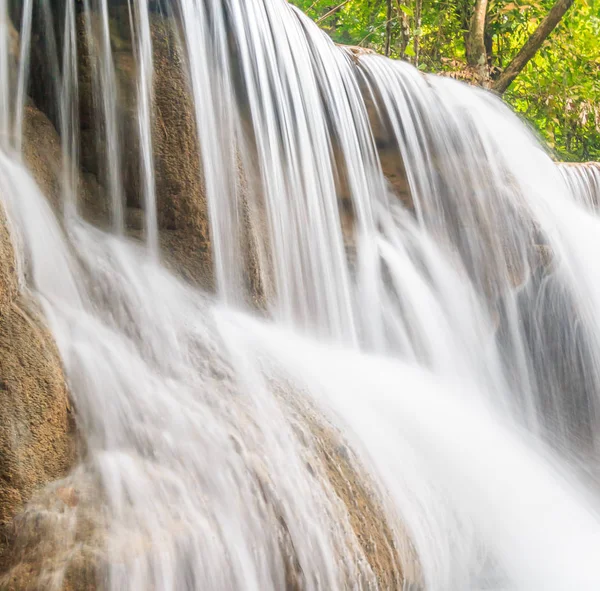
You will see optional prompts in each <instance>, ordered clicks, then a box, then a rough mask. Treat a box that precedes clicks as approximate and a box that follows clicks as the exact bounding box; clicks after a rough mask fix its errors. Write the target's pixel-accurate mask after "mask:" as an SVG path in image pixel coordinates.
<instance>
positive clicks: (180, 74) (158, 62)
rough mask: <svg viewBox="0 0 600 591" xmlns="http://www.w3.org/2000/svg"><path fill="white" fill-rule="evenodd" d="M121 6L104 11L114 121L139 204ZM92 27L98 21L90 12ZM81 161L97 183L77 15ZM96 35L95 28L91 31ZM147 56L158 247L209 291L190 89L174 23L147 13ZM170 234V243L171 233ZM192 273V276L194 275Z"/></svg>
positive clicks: (101, 152)
mask: <svg viewBox="0 0 600 591" xmlns="http://www.w3.org/2000/svg"><path fill="white" fill-rule="evenodd" d="M128 18H129V17H128V9H127V7H126V6H125V7H120V8H119V7H117V8H114V10H113V12H112V13H111V46H112V49H113V52H114V53H113V57H114V62H115V72H116V79H117V86H118V93H117V118H118V122H119V129H120V130H121V132H122V133H121V138H120V149H121V158H122V166H121V171H120V174H121V177H122V182H123V189H124V193H125V198H126V201H127V205H128V207H129V208H130V210H131V209H135V208H138V209H139V208H141V207H142V206H143V202H144V196H143V189H142V186H143V184H142V180H141V164H140V143H139V133H138V119H137V117H138V112H137V89H136V85H137V68H136V63H135V59H134V55H133V49H132V46H131V39H130V36H129V35H130V30H129V26H128V25H127V26H125V27H124V26H123V23H128ZM91 22H92V31H97V30H98V28H99V26H100V24H99V19H98V15H97V14H95V13H92V15H91ZM78 28H79V45H80V47H81V48H82V50H81V52H80V57H79V71H80V80H79V84H80V113H81V162H82V166H83V168H84V169H85V170H86V171H87V172H90V173H92V174H94V175H96V177H97V179H98V181H99V182H100V184H101V185H103V186H104V187H105V188H106V187H107V186H108V178H107V174H106V165H105V161H106V146H105V141H104V138H103V133H101V129H100V128H101V127H102V126H101V125H100V124H99V123H100V121H101V120H102V115H101V114H100V113H97V111H96V110H95V101H94V98H95V97H94V90H93V84H92V71H91V66H90V58H89V55H88V50H87V47H88V46H89V43H88V42H87V39H86V27H85V21H84V17H83V15H80V17H79V24H78ZM95 34H96V35H98V33H97V32H96V33H95ZM151 36H152V44H153V61H154V100H153V107H154V117H153V122H152V142H153V156H154V164H155V185H156V200H157V217H158V224H159V228H160V230H161V232H162V234H163V236H162V237H161V242H162V244H163V246H166V247H168V248H169V249H172V250H173V251H172V252H170V251H167V252H166V257H167V259H168V260H170V261H171V263H172V264H173V265H174V266H175V267H178V270H179V271H181V270H184V274H185V275H186V276H189V275H190V274H192V275H194V276H195V277H194V279H195V281H194V282H196V283H198V282H201V283H202V285H203V286H204V287H208V288H210V287H211V286H212V284H213V280H212V272H211V269H212V262H211V254H210V236H209V221H208V212H207V205H206V197H205V191H204V183H203V174H202V169H201V164H200V150H199V145H198V136H197V129H196V118H195V111H194V104H193V101H192V93H191V89H190V86H189V81H188V76H187V72H186V66H185V58H184V53H183V50H182V48H181V46H180V44H179V40H178V36H177V32H176V27H175V21H174V20H173V19H172V18H167V17H163V16H161V15H158V14H152V15H151ZM140 215H141V214H131V213H128V215H127V220H130V221H131V222H132V225H130V226H129V229H130V230H131V232H132V235H134V236H136V237H139V238H142V237H143V232H141V231H140V230H141V229H140V224H139V221H140ZM174 235H176V236H177V239H176V240H174V239H173V236H174ZM197 273H198V274H197Z"/></svg>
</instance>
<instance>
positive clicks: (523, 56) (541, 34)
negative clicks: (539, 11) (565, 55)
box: [492, 0, 573, 94]
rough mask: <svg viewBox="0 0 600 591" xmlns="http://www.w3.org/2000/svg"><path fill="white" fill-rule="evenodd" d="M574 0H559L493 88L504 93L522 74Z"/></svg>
mask: <svg viewBox="0 0 600 591" xmlns="http://www.w3.org/2000/svg"><path fill="white" fill-rule="evenodd" d="M572 4H573V0H558V2H556V4H555V5H554V6H553V7H552V9H551V10H550V12H549V13H548V14H547V16H546V18H545V19H544V20H543V21H542V22H541V23H540V25H539V26H538V28H537V29H536V30H535V31H534V32H533V33H532V34H531V36H530V37H529V39H527V41H526V42H525V45H523V47H522V48H521V50H520V51H519V53H517V55H516V56H515V57H514V59H513V60H512V62H510V64H508V66H507V67H506V68H505V69H504V72H502V74H500V76H499V77H498V79H497V80H496V81H495V82H494V83H493V84H492V90H495V91H496V92H498V93H499V94H502V93H503V92H504V91H505V90H506V89H507V88H508V87H509V86H510V84H511V82H512V81H513V80H514V79H515V78H516V77H517V76H518V75H519V74H520V72H521V70H522V69H523V68H524V67H525V66H526V65H527V63H528V62H529V60H530V59H531V58H532V57H533V56H534V55H535V54H536V53H537V51H538V50H539V48H540V47H541V46H542V44H543V43H544V41H545V40H546V39H547V38H548V36H549V35H550V33H552V31H553V30H554V29H555V28H556V26H557V25H558V23H559V22H560V21H561V19H562V17H563V16H564V15H565V13H566V12H567V10H569V8H571V5H572Z"/></svg>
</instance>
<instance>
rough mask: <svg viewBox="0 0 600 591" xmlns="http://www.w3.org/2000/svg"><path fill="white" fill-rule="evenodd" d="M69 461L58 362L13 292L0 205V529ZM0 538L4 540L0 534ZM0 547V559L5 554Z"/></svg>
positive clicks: (70, 429) (70, 434)
mask: <svg viewBox="0 0 600 591" xmlns="http://www.w3.org/2000/svg"><path fill="white" fill-rule="evenodd" d="M74 456H75V445H74V425H73V418H72V412H71V407H70V404H69V397H68V391H67V386H66V381H65V377H64V374H63V370H62V365H61V361H60V358H59V355H58V351H57V349H56V347H55V344H54V341H53V339H52V337H51V335H50V334H49V332H48V330H47V329H46V327H45V326H44V323H43V321H42V319H41V316H40V315H39V313H38V312H37V310H36V309H35V307H34V305H33V303H32V302H30V301H29V300H28V299H27V298H26V297H25V296H24V295H19V290H18V282H17V273H16V265H15V259H14V252H13V247H12V244H11V239H10V235H9V231H8V227H7V223H6V218H5V216H4V212H3V210H1V208H0V531H1V532H2V533H3V534H6V532H7V530H8V529H9V528H10V523H11V520H12V518H13V517H14V516H15V515H16V514H17V513H18V512H19V511H20V510H21V509H22V507H23V506H24V504H25V503H26V502H27V501H28V500H29V498H30V497H31V496H32V494H33V493H34V492H35V491H36V490H37V489H39V488H41V487H43V486H45V485H46V484H47V483H48V482H50V481H52V480H55V479H56V478H60V477H62V476H64V474H65V473H66V471H67V470H68V469H69V468H70V466H71V465H72V462H73V460H74ZM1 539H2V540H3V541H4V540H5V539H6V535H3V536H1ZM4 550H5V547H4V544H3V542H0V557H1V556H2V553H3V552H4Z"/></svg>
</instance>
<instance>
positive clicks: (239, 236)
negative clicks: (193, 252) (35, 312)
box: [0, 0, 600, 591]
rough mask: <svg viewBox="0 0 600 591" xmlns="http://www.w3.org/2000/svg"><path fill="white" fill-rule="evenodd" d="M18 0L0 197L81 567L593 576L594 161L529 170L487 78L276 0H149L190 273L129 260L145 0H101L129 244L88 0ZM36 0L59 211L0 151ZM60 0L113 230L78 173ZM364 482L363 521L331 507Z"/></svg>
mask: <svg viewBox="0 0 600 591" xmlns="http://www.w3.org/2000/svg"><path fill="white" fill-rule="evenodd" d="M38 4H39V6H38V7H37V8H36V6H35V3H32V2H24V3H23V6H22V9H21V12H20V20H19V22H18V26H19V29H20V45H19V51H18V52H17V53H16V56H15V58H14V60H15V64H11V61H10V60H11V59H12V58H11V56H13V55H15V53H14V52H12V53H11V47H10V45H11V43H12V41H11V35H10V27H9V20H8V14H9V10H8V8H9V7H8V5H7V3H6V0H0V82H1V84H0V125H1V126H2V129H1V130H0V134H1V138H2V141H1V143H0V194H1V196H2V200H3V204H4V206H5V207H6V209H7V213H8V215H9V218H10V221H11V230H12V233H13V239H14V242H15V244H17V245H18V246H19V247H20V248H19V250H20V252H19V269H20V272H21V273H22V281H23V283H26V284H27V286H29V288H30V289H31V290H32V291H33V293H34V294H35V296H36V297H37V298H38V300H39V302H40V303H41V304H42V306H43V309H44V312H45V315H46V318H47V322H48V324H49V326H50V328H51V330H52V333H53V335H54V337H55V339H56V342H57V344H58V347H59V350H60V352H61V356H62V359H63V363H64V367H65V371H66V374H67V376H68V381H69V385H70V390H71V395H72V398H73V400H74V402H75V404H76V408H77V418H78V427H79V431H80V433H81V436H82V438H83V439H84V442H85V449H86V453H85V456H84V458H83V460H82V465H81V466H80V467H79V468H78V469H77V470H76V471H75V473H74V475H73V478H81V477H82V474H83V475H84V477H85V479H87V481H89V482H92V483H94V484H93V487H94V495H93V500H94V502H93V503H92V510H94V511H97V512H98V513H99V514H100V515H101V516H102V520H101V521H102V525H101V526H98V527H99V528H101V529H102V540H103V541H102V545H103V546H104V551H105V561H104V566H103V575H102V576H103V578H102V585H103V586H105V587H106V588H107V589H115V590H117V589H118V590H122V589H131V590H146V589H161V590H168V589H177V590H183V589H190V590H191V589H211V590H215V591H217V590H229V589H248V590H252V589H256V590H260V591H264V590H267V589H273V590H278V589H284V588H289V589H298V588H302V589H324V590H332V589H374V588H381V589H386V588H388V589H389V588H401V585H402V582H401V581H402V579H403V578H404V580H405V583H406V584H407V585H408V584H409V583H413V584H415V585H419V587H422V588H424V589H431V590H439V591H446V590H457V591H458V590H460V591H462V590H466V589H473V590H476V589H494V590H497V591H500V590H505V589H506V590H507V589H510V590H520V591H532V590H540V591H541V590H544V591H549V590H550V591H551V590H573V589H577V590H578V591H585V590H590V591H591V590H597V589H599V588H600V566H599V564H600V563H599V562H598V560H597V556H598V555H599V554H600V515H599V513H598V510H599V507H598V487H597V482H598V463H597V453H598V442H597V433H598V426H599V425H598V418H597V413H598V402H599V401H598V391H599V386H600V271H599V270H598V268H597V265H596V263H595V259H594V253H595V252H596V251H597V249H598V248H600V220H599V219H598V217H597V215H596V212H595V206H596V203H597V199H598V196H599V195H600V173H599V170H598V168H596V167H594V166H593V165H590V166H587V167H585V168H573V167H567V166H565V167H560V168H559V167H557V166H556V165H555V164H554V163H553V162H552V161H551V159H550V158H549V157H548V155H547V154H545V153H544V152H543V151H542V150H541V148H540V147H539V146H538V145H537V143H536V140H535V138H533V137H532V136H531V135H530V133H529V132H528V131H527V130H526V129H525V128H524V126H523V125H522V123H521V122H520V121H519V120H518V119H517V118H516V116H514V115H513V114H512V113H511V112H510V111H509V110H508V109H507V108H506V107H505V106H503V105H502V104H501V102H500V101H499V100H498V99H497V98H495V97H493V96H491V95H489V94H486V93H485V92H483V91H479V90H475V89H472V88H468V87H466V86H463V85H461V84H459V83H457V82H455V81H452V80H448V79H441V78H436V77H432V76H423V75H422V74H421V73H419V72H417V71H416V70H415V69H413V68H412V67H411V66H409V65H407V64H403V63H396V62H392V61H389V60H387V59H384V58H382V57H378V56H373V55H356V54H354V53H352V52H350V51H349V50H346V49H343V48H339V47H336V46H335V45H334V44H333V43H331V42H330V41H329V40H328V38H326V37H325V36H324V35H323V34H322V33H321V32H320V31H319V30H318V29H317V28H316V27H315V26H314V25H313V24H312V23H310V22H308V21H307V19H306V18H305V17H304V16H303V15H301V14H299V13H298V12H297V11H295V10H294V9H292V8H291V7H290V6H288V5H287V4H286V3H285V2H283V1H280V0H272V1H269V0H245V1H244V2H241V1H239V0H227V1H222V0H172V1H171V2H159V3H158V4H159V7H160V8H161V9H162V10H163V11H164V13H165V14H167V15H168V16H167V17H166V18H169V19H173V21H174V22H177V27H176V28H177V35H176V37H177V38H178V42H179V43H180V44H181V46H182V47H183V48H184V53H185V56H186V64H185V65H186V68H187V69H188V72H187V75H188V79H189V86H190V92H191V97H192V99H193V105H194V116H195V120H196V127H197V132H198V144H199V152H198V153H197V154H189V155H186V156H188V157H189V158H190V159H193V158H197V159H199V161H200V162H201V164H202V175H203V178H202V182H203V187H204V191H205V193H206V200H207V203H208V214H209V218H210V232H211V244H212V257H213V263H214V273H215V284H216V286H217V292H216V294H214V295H209V294H207V293H204V292H201V291H199V290H198V289H197V288H194V287H191V286H190V285H188V284H186V283H184V282H183V281H181V280H180V279H178V278H176V277H175V276H174V275H173V274H172V273H170V272H169V271H168V270H167V269H166V268H164V267H163V266H162V265H161V263H160V257H158V256H157V255H158V254H159V253H158V249H159V241H158V231H159V230H158V229H159V222H158V216H157V198H158V196H157V192H156V191H157V189H156V182H155V169H154V162H153V154H154V151H153V142H154V138H153V117H154V116H155V114H154V113H153V109H154V105H153V96H152V94H153V93H152V88H153V79H154V66H155V64H154V59H153V52H152V43H153V36H152V20H153V18H154V15H153V14H152V13H151V12H150V11H149V4H148V3H147V2H144V1H142V0H129V2H128V6H127V8H128V10H127V13H126V14H127V15H128V16H127V17H124V16H122V18H128V19H129V21H128V23H125V24H126V25H127V26H128V27H129V28H130V29H131V31H132V38H133V39H134V44H133V45H134V55H135V60H136V64H137V67H136V69H135V72H136V74H135V75H136V76H137V81H136V92H137V124H138V129H139V142H138V143H137V145H136V146H137V149H138V150H139V161H140V169H141V174H142V180H143V187H142V192H143V196H144V199H143V205H144V208H145V241H144V242H140V241H134V240H133V239H131V238H128V237H126V235H125V233H124V232H125V221H124V220H125V213H124V211H125V207H126V203H125V196H124V195H125V191H124V188H123V178H122V171H123V163H122V159H123V158H124V154H123V144H122V141H121V140H120V136H119V113H118V104H117V90H116V88H117V87H116V75H117V74H116V72H115V67H114V59H113V58H114V56H113V53H112V51H113V50H112V48H111V27H114V26H115V25H114V22H113V20H114V19H113V17H111V3H110V2H108V0H98V1H96V2H92V1H91V0H85V1H84V3H83V7H82V8H81V7H76V4H75V2H74V0H65V2H64V3H62V4H61V9H60V10H59V12H60V14H59V19H60V22H61V23H62V24H61V25H60V26H57V29H56V30H57V33H58V32H59V33H60V35H58V34H57V36H55V34H54V31H53V29H52V27H53V25H52V18H53V17H52V11H51V6H50V3H48V2H40V3H38ZM38 9H39V10H41V14H42V15H43V18H41V19H39V20H40V22H42V23H43V25H42V26H43V27H45V30H46V33H47V39H48V40H47V41H46V43H47V44H48V52H47V53H48V58H47V59H48V63H49V64H50V66H49V67H50V71H52V72H54V74H55V80H56V82H55V84H54V85H53V87H52V88H51V93H53V94H54V96H53V97H52V100H53V102H54V103H55V105H56V106H57V108H56V111H55V112H56V113H57V119H58V120H57V121H56V124H57V128H58V129H59V131H60V136H61V140H62V151H63V155H64V162H63V174H62V178H63V186H62V198H63V204H62V207H63V213H64V215H63V216H60V217H58V218H57V216H56V213H55V212H54V211H53V210H52V207H51V206H50V205H49V204H48V202H47V201H46V199H45V197H44V195H43V194H42V193H41V191H40V189H39V188H38V187H37V186H36V184H35V182H34V180H33V178H32V176H31V174H30V172H29V171H28V170H27V167H26V165H25V164H24V162H23V158H22V155H21V147H22V144H23V137H22V134H23V118H24V110H25V105H26V101H27V97H26V92H25V90H26V88H27V87H28V80H29V78H30V75H29V72H28V68H29V63H30V47H31V31H32V26H33V25H32V23H33V22H34V20H35V19H33V18H32V16H33V13H34V10H38ZM63 10H64V12H61V11H63ZM80 10H82V11H83V15H80V13H79V12H78V11H80ZM119 14H121V15H124V14H125V13H123V12H121V13H119ZM13 18H14V17H13ZM78 18H81V19H82V20H81V21H80V22H82V23H83V29H84V40H85V45H86V51H87V56H88V61H89V66H90V69H91V82H92V85H93V88H94V95H95V96H96V97H97V104H96V111H97V113H96V119H97V130H98V136H99V137H102V138H103V140H104V144H105V146H106V150H104V152H103V158H104V160H105V162H104V163H103V165H104V169H105V170H106V171H107V175H106V184H107V188H108V193H109V195H110V204H111V205H110V219H111V220H112V224H111V226H112V227H111V229H110V231H106V230H103V229H101V228H99V227H96V226H95V225H93V224H90V223H89V221H86V219H85V215H84V214H85V212H84V211H83V206H82V203H81V199H78V198H77V197H78V196H77V192H78V185H77V174H78V173H77V171H78V166H79V162H78V159H79V154H78V146H79V138H78V133H79V131H78V130H79V126H78V121H77V113H78V107H77V105H78V102H79V90H78V86H77V85H78V82H77V81H78V79H79V73H78V67H80V65H81V62H80V61H79V60H78V52H80V51H81V47H78V37H77V34H76V31H75V28H76V26H77V25H76V23H77V19H78ZM122 24H123V23H122ZM56 39H59V42H58V45H56V46H55V47H52V46H53V44H54V41H55V40H56ZM11 68H12V69H11ZM12 72H15V73H16V74H15V75H14V76H13V74H12ZM390 157H392V158H395V159H396V161H398V162H401V163H402V167H403V171H404V174H405V176H406V180H407V184H408V191H409V193H410V203H407V200H406V199H404V201H403V200H401V199H400V198H399V195H398V192H397V191H396V190H395V188H394V186H393V185H392V184H390V182H389V175H388V174H387V173H386V172H385V168H386V159H388V158H390ZM241 177H247V178H246V181H248V179H250V182H249V183H248V182H246V185H248V184H250V185H251V190H248V189H247V187H246V189H244V182H242V181H243V180H244V179H241ZM248 211H249V212H250V214H249V219H246V217H245V216H246V215H247V212H248ZM248 226H250V228H248ZM245 232H250V233H251V234H252V236H253V237H254V246H255V251H256V252H255V253H254V254H255V256H256V258H257V261H258V263H257V264H258V268H259V274H260V276H261V280H262V283H263V285H264V299H265V302H266V303H265V305H264V310H263V314H261V315H260V316H259V315H258V313H257V312H255V311H252V310H251V309H249V307H248V305H247V302H248V301H251V300H252V297H251V295H252V294H249V293H247V291H248V286H247V284H246V283H245V281H244V276H245V274H246V273H247V270H246V268H245V265H246V264H247V256H246V254H247V253H245V252H244V249H245V246H244V244H245V243H244V241H243V236H244V233H245ZM332 471H333V473H334V474H337V475H338V480H336V478H335V477H333V476H332ZM340 475H341V479H342V480H348V479H349V478H350V479H351V478H355V479H356V482H350V483H349V484H350V489H351V490H352V491H354V494H355V498H352V495H351V498H350V500H348V499H347V498H344V495H343V494H341V493H340V486H341V485H340V483H339V476H340ZM349 475H350V476H349ZM346 485H348V482H346V484H344V486H346ZM360 490H368V494H367V496H368V497H369V498H371V499H374V500H372V501H370V502H372V504H373V506H374V507H375V513H380V514H381V515H382V518H383V521H384V523H385V526H384V527H383V529H384V530H385V531H386V532H387V534H386V536H384V537H385V538H386V539H384V540H383V541H382V540H381V539H376V538H375V537H372V540H375V541H372V540H371V541H369V540H367V542H365V539H364V538H367V539H368V538H369V537H370V536H373V532H372V531H371V530H370V529H369V528H370V525H369V523H368V519H365V520H363V522H362V523H361V522H359V523H358V525H357V523H356V512H355V510H353V509H352V508H351V507H352V505H353V503H354V504H358V500H359V499H360V495H359V492H358V491H360ZM361 502H362V501H361ZM364 505H365V503H363V505H362V506H363V510H364ZM359 511H360V509H359ZM75 527H77V525H75ZM369 544H371V546H369ZM373 547H374V548H375V550H373ZM382 556H387V557H388V558H389V559H390V560H389V563H390V566H389V568H388V571H387V572H388V575H389V578H388V579H387V580H384V579H382V577H381V572H380V571H379V570H378V569H379V568H380V564H379V563H380V562H381V560H380V558H381V557H382ZM64 568H65V567H64V565H63V567H62V570H61V565H59V564H55V565H53V570H52V572H51V573H46V576H47V578H46V579H45V581H46V582H45V585H46V586H45V588H57V589H58V588H61V585H62V580H63V579H62V576H63V575H64Z"/></svg>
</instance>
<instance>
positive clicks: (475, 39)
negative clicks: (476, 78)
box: [466, 0, 488, 67]
mask: <svg viewBox="0 0 600 591" xmlns="http://www.w3.org/2000/svg"><path fill="white" fill-rule="evenodd" d="M487 9H488V0H476V2H475V8H474V9H473V14H472V15H471V24H470V27H469V34H468V36H467V47H466V53H467V64H468V65H469V66H473V67H477V66H480V67H481V66H484V65H485V64H486V63H487V60H488V58H487V51H486V47H485V21H486V17H487Z"/></svg>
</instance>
